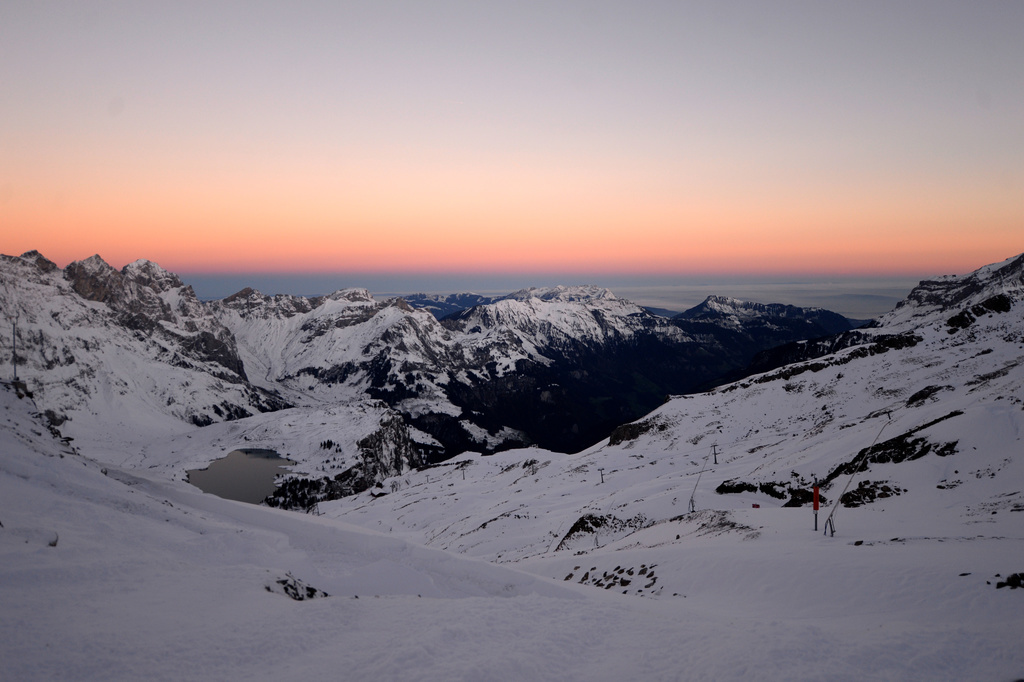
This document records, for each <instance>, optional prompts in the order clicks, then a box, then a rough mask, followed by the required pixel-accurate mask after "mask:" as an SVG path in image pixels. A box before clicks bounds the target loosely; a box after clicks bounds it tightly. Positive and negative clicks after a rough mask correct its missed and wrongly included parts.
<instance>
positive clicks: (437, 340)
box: [0, 251, 851, 461]
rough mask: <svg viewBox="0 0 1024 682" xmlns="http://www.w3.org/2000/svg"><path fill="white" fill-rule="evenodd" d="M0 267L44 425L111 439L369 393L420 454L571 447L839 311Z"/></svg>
mask: <svg viewBox="0 0 1024 682" xmlns="http://www.w3.org/2000/svg"><path fill="white" fill-rule="evenodd" d="M0 276H2V277H3V281H4V288H3V294H2V295H3V299H2V303H3V307H4V310H5V311H11V312H12V313H17V314H19V315H20V317H19V318H18V350H17V357H18V371H19V375H21V376H23V377H24V378H26V379H29V380H31V381H32V382H34V383H36V384H37V387H38V389H37V396H38V400H39V402H40V404H41V405H43V406H44V408H45V410H46V414H47V415H48V417H49V419H50V421H51V423H53V424H54V425H55V426H59V427H61V428H62V429H63V430H64V431H65V432H66V433H68V434H69V435H71V436H72V437H74V438H77V439H80V440H82V441H95V442H96V444H97V445H102V446H103V447H112V448H115V449H122V450H132V449H134V448H135V446H134V445H132V443H133V442H134V441H135V437H134V436H133V434H134V433H136V432H137V431H139V430H144V431H152V430H154V429H155V430H156V431H157V432H163V433H169V434H171V433H177V432H179V431H181V429H182V428H187V427H189V426H193V425H198V426H203V425H209V424H213V423H215V422H221V421H231V420H235V419H239V418H244V417H248V416H251V415H255V414H260V413H265V412H272V411H277V410H281V409H283V408H287V407H307V408H309V407H316V406H326V405H345V404H354V403H357V402H360V401H363V402H365V401H371V402H372V401H379V402H380V403H383V405H385V406H386V409H387V410H390V411H391V412H393V413H394V414H397V415H400V417H401V419H402V420H403V421H404V423H405V424H406V425H407V427H408V428H410V429H411V431H410V434H411V435H410V437H411V438H412V439H413V441H414V442H415V446H410V447H411V448H412V450H411V451H416V452H417V453H418V455H417V456H418V457H419V459H420V460H422V461H441V460H443V459H445V458H447V457H450V456H452V455H454V454H457V453H459V452H462V451H465V450H477V451H484V452H493V451H495V450H501V449H504V448H508V447H513V446H520V445H528V444H536V445H540V446H542V447H546V448H551V449H555V450H560V451H563V452H573V451H577V450H580V449H582V448H584V447H587V446H588V445H590V444H592V443H594V442H596V441H597V440H600V439H601V438H603V437H606V436H607V435H608V433H610V432H611V430H612V429H613V428H615V427H616V426H618V425H619V424H621V423H623V422H627V421H631V420H632V419H635V418H637V417H639V416H642V415H643V414H645V413H646V412H648V411H650V410H651V409H653V408H654V407H656V406H657V405H659V404H660V403H661V402H663V401H664V400H665V398H666V396H668V395H671V394H679V393H686V392H689V391H692V390H695V389H697V388H699V387H706V386H709V385H713V383H714V382H715V381H716V380H721V379H722V378H723V377H727V376H729V374H730V373H735V372H737V371H740V370H741V369H742V368H743V367H745V366H746V364H747V363H749V361H750V360H751V359H752V358H753V357H754V356H755V354H756V353H758V352H759V351H763V350H765V349H768V348H771V347H774V346H777V345H779V344H783V343H787V342H791V341H795V340H801V339H811V338H817V337H821V336H825V335H828V334H834V333H836V332H839V331H843V330H848V329H850V327H851V323H850V321H848V320H846V319H845V318H843V317H841V316H839V315H837V314H835V313H830V312H828V311H824V310H820V309H813V308H811V309H808V308H796V307H793V306H784V305H762V304H753V303H745V302H742V301H738V300H736V299H727V298H720V297H710V298H708V299H707V300H706V301H705V302H704V303H702V304H701V305H700V306H697V307H696V308H693V309H692V310H689V311H686V312H685V313H683V314H681V315H678V316H676V317H674V318H672V319H666V318H664V317H661V316H658V315H654V314H652V313H650V312H648V311H647V310H645V309H644V308H642V307H640V306H638V305H636V304H634V303H631V302H630V301H627V300H623V299H620V298H617V297H616V296H615V295H614V294H612V293H611V292H610V291H609V290H607V289H605V288H602V287H597V286H571V287H569V286H559V287H549V288H531V289H524V290H521V291H517V292H514V293H511V294H509V295H507V296H501V297H482V296H478V295H476V294H456V295H451V296H445V297H440V296H428V295H425V294H417V295H412V296H408V297H405V298H393V299H386V300H382V301H379V300H376V299H374V298H373V297H372V296H371V295H370V294H369V292H368V291H366V290H364V289H345V290H341V291H337V292H334V293H332V294H329V295H325V296H317V297H301V296H289V295H276V296H265V295H263V294H261V293H259V292H258V291H255V290H253V289H244V290H242V291H239V292H238V293H236V294H233V295H231V296H228V297H226V298H224V299H221V300H216V301H207V302H203V301H200V300H199V299H197V297H196V296H195V294H194V292H193V291H192V289H191V287H189V286H187V285H185V284H184V283H183V282H182V280H181V279H180V277H178V276H177V275H175V274H173V273H170V272H168V271H166V270H164V269H163V268H161V267H160V266H158V265H156V264H155V263H152V262H150V261H146V260H139V261H136V262H134V263H131V264H129V265H127V266H125V267H124V268H122V269H121V270H117V269H115V268H113V267H111V266H110V265H108V264H107V263H106V262H104V261H103V260H102V258H100V257H99V256H93V257H91V258H88V259H85V260H82V261H76V262H73V263H71V264H69V265H68V266H67V267H66V268H63V269H61V268H58V267H57V266H56V265H55V264H54V263H53V262H51V261H49V260H48V259H46V258H45V257H44V256H43V255H42V254H40V253H38V252H35V251H32V252H28V253H25V254H23V255H21V256H3V257H2V259H0ZM0 338H2V342H0V343H2V344H3V346H0V347H2V348H5V349H7V350H6V352H8V353H9V352H10V350H9V349H10V337H9V336H4V335H0ZM112 417H113V419H112ZM100 424H102V426H100Z"/></svg>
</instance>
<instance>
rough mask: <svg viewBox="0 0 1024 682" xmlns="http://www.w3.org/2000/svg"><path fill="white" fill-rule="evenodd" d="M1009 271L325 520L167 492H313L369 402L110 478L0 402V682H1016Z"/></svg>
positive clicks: (932, 294)
mask: <svg viewBox="0 0 1024 682" xmlns="http://www.w3.org/2000/svg"><path fill="white" fill-rule="evenodd" d="M1022 263H1024V261H1022V260H1021V259H1020V258H1018V259H1011V260H1010V261H1006V262H1004V263H1001V264H997V265H995V266H990V267H988V268H983V269H982V270H980V271H978V272H976V273H972V274H971V275H968V276H966V277H960V278H946V279H944V280H940V282H941V285H942V292H939V291H938V289H937V287H936V285H935V284H934V283H931V282H926V283H923V284H922V287H921V288H920V289H918V290H915V292H913V293H912V294H911V296H910V297H908V301H907V302H906V303H904V304H903V305H901V306H899V307H898V308H897V309H896V310H894V311H893V312H892V313H890V314H889V315H887V316H884V317H883V318H881V319H880V320H878V321H877V323H876V324H875V325H873V326H871V327H868V328H865V329H860V330H856V331H855V336H853V335H848V333H844V334H843V335H842V336H843V337H844V338H845V340H844V341H843V342H836V341H835V339H833V340H832V341H831V342H830V344H831V350H828V346H829V345H830V344H829V343H824V342H822V343H821V344H815V343H813V342H809V343H808V344H806V345H815V346H816V347H818V348H819V349H826V351H827V352H824V353H822V354H819V355H817V356H816V357H808V359H806V360H802V361H800V362H797V363H793V364H788V365H785V366H781V367H776V368H773V369H771V370H769V371H766V372H764V373H760V374H753V375H750V376H747V377H745V378H743V379H742V380H740V381H737V382H734V383H730V384H727V385H723V386H719V387H717V388H715V389H714V390H711V391H708V392H705V393H699V394H692V395H686V396H674V397H673V398H672V399H671V400H669V401H668V402H666V403H665V404H663V405H661V406H660V407H659V408H658V409H656V410H654V411H653V412H651V413H650V414H648V415H646V416H645V417H643V418H642V419H639V420H636V421H634V422H631V423H629V424H625V425H623V426H622V427H621V428H619V429H617V430H616V431H615V432H614V433H613V434H612V436H611V437H610V438H607V439H604V440H602V441H601V442H599V443H597V444H595V445H594V446H593V447H591V448H588V449H586V450H585V451H583V452H580V453H577V454H573V455H566V454H560V453H557V452H552V451H550V450H543V449H540V448H523V449H518V450H509V451H504V452H498V453H495V454H492V455H487V456H484V455H479V454H474V453H465V454H463V455H460V456H459V457H456V458H454V459H452V460H449V461H447V462H443V463H441V464H439V465H436V466H433V467H430V468H425V469H422V470H417V469H410V468H408V467H403V469H404V470H403V471H402V472H401V473H400V474H399V475H393V476H390V477H389V478H385V479H384V480H383V483H384V486H383V488H380V489H375V490H372V491H366V492H363V493H359V494H356V495H352V496H347V497H343V498H341V499H337V500H334V501H330V502H323V503H321V504H320V505H319V508H320V510H321V511H322V512H323V516H317V517H314V516H310V515H306V514H296V513H291V512H284V511H281V510H277V509H268V508H266V507H260V506H254V505H245V504H242V503H234V502H230V501H227V500H221V499H219V498H216V497H213V496H210V495H203V494H199V493H198V492H197V491H196V490H195V489H193V488H191V487H190V486H188V485H187V484H186V483H184V482H183V481H182V480H181V473H182V472H181V469H182V468H183V467H184V466H186V464H192V463H196V462H202V461H203V458H204V457H208V456H209V454H208V453H209V452H211V451H217V452H221V451H223V450H225V449H232V448H235V447H238V446H239V445H245V444H251V445H253V446H261V445H272V446H273V447H274V448H275V449H278V450H279V451H281V452H283V453H286V454H289V455H290V456H291V457H292V458H293V459H297V460H299V461H300V462H301V464H300V466H301V467H305V469H304V471H305V472H306V473H308V474H313V475H316V472H321V473H325V474H327V475H331V473H332V472H333V470H332V469H331V467H332V466H334V464H335V463H334V462H333V461H332V459H333V458H335V457H349V456H350V453H357V452H358V451H359V448H360V446H359V445H358V443H359V442H360V441H364V440H365V439H366V437H367V436H370V435H372V434H374V433H379V432H380V430H379V427H381V426H382V425H384V424H385V423H386V422H390V423H394V422H393V420H392V418H393V416H394V414H397V413H395V412H394V411H393V410H392V408H391V407H389V406H388V405H386V404H384V403H383V402H376V403H369V402H364V403H362V405H364V406H365V408H366V409H365V411H363V412H359V411H358V410H355V409H354V407H352V406H334V405H329V404H322V405H319V406H306V407H296V408H291V409H287V410H280V411H276V412H268V413H260V414H254V415H253V416H252V417H248V418H244V419H238V420H233V421H225V422H221V423H215V424H211V425H209V426H206V427H203V428H197V427H193V428H192V429H191V430H190V431H188V432H183V433H180V434H177V435H175V436H173V437H167V436H166V435H165V434H163V433H161V432H159V430H158V429H154V430H153V431H152V433H151V436H150V439H149V442H148V444H146V446H145V447H144V448H143V449H141V450H140V451H139V452H138V453H137V454H136V458H135V459H132V460H126V461H125V462H124V466H120V465H115V464H108V463H104V464H100V463H97V462H95V461H93V460H92V459H91V458H90V457H88V456H86V453H84V452H80V451H76V450H75V449H74V448H72V447H71V446H69V445H68V444H67V443H66V442H62V441H61V439H60V438H59V436H60V434H59V433H53V434H51V433H50V432H48V426H50V424H49V422H48V421H47V420H46V417H45V416H44V414H43V412H44V411H45V410H44V408H43V406H42V405H41V404H39V405H37V404H35V403H33V402H32V400H33V398H32V396H31V395H28V392H27V391H28V389H26V387H24V386H21V385H18V386H7V385H5V386H3V387H0V415H2V416H3V419H2V420H0V452H2V454H3V456H2V457H0V500H2V503H0V604H3V611H2V613H3V617H2V618H0V677H3V678H4V679H17V680H22V679H55V678H70V677H74V678H78V679H101V678H102V679H139V678H168V679H183V678H189V679H192V678H209V677H211V676H212V677H218V678H223V679H233V678H239V679H241V678H254V677H255V678H295V677H311V676H319V677H325V676H337V674H338V671H339V670H343V671H344V674H345V675H346V676H351V677H364V676H375V677H383V678H385V679H399V678H401V679H498V680H500V679H507V680H515V679H552V680H555V679H558V680H584V679H657V680H663V679H780V678H785V679H795V680H816V679H823V678H825V679H836V680H860V679H900V680H905V679H920V680H925V679H927V680H961V679H994V680H998V679H1005V680H1010V679H1015V678H1016V677H1019V676H1020V671H1021V670H1024V650H1022V648H1021V647H1020V641H1019V640H1020V635H1019V633H1020V628H1021V626H1022V625H1024V616H1022V614H1024V609H1022V608H1021V606H1022V604H1021V599H1022V598H1024V590H1022V589H1019V588H1020V587H1021V586H1022V582H1024V564H1022V563H1021V557H1024V492H1022V491H1024V456H1022V454H1021V453H1022V452H1024V450H1022V447H1021V440H1022V436H1024V272H1022V267H1021V266H1022ZM18 267H22V266H20V265H19V266H18ZM32 267H35V266H32ZM5 272H6V271H5ZM5 284H6V280H5ZM356 298H358V296H356ZM99 305H106V304H102V303H96V302H90V306H99ZM367 305H369V304H367ZM342 307H347V306H342ZM89 309H90V310H91V309H92V308H91V307H90V308H89ZM382 310H383V308H382ZM58 312H60V313H61V314H63V308H61V309H60V310H59V311H58ZM23 314H24V313H23ZM389 314H392V313H391V312H390V311H388V312H385V315H389ZM282 316H283V315H282ZM296 316H298V315H297V314H296V315H293V317H296ZM283 317H284V316H283ZM448 331H449V333H451V334H453V335H454V334H456V333H458V332H456V331H452V330H448ZM19 334H20V331H19ZM325 335H326V334H325ZM19 338H20V336H19ZM236 338H239V336H238V335H237V334H236ZM238 346H239V357H242V358H244V357H245V355H244V353H245V351H243V350H242V349H241V346H242V343H241V342H240V341H238ZM218 366H219V365H218ZM22 367H26V368H27V367H29V363H27V362H26V363H24V364H22V365H19V368H22ZM247 370H248V371H247V374H248V375H252V374H253V372H252V370H251V369H248V368H247ZM29 383H30V384H33V385H34V384H35V383H36V381H35V379H30V381H29ZM403 425H404V423H403ZM143 426H145V424H143ZM61 427H63V425H61ZM54 428H56V427H54ZM62 430H63V428H62ZM331 434H341V436H340V437H339V439H338V440H332V441H331V445H330V446H329V447H328V448H323V447H322V442H325V441H326V439H328V438H330V436H331ZM407 435H408V437H409V439H410V440H414V438H415V437H419V436H416V434H414V433H413V432H412V431H409V432H408V433H407ZM424 437H425V436H424ZM371 440H372V439H371ZM78 442H79V441H77V440H76V441H73V442H72V443H71V445H76V444H78ZM338 446H340V450H341V452H335V451H336V450H337V449H338ZM390 452H392V453H393V452H394V450H390ZM311 453H312V454H311ZM317 458H319V459H317ZM172 460H173V461H174V462H175V464H173V465H172V464H161V463H162V462H170V461H172ZM320 467H324V468H320ZM382 473H387V472H382ZM815 480H817V481H819V482H820V483H821V489H822V496H823V498H824V500H823V507H822V509H821V511H820V513H819V518H818V526H819V527H818V530H817V531H815V530H814V529H813V524H814V522H815V519H814V515H813V511H812V509H811V506H810V505H811V499H812V493H811V488H812V484H813V482H814V481H815ZM839 500H843V505H841V506H840V505H837V501H839ZM833 513H834V516H833V517H832V521H833V523H832V524H831V528H830V531H834V532H823V531H824V530H825V529H826V519H828V518H829V515H830V514H833ZM485 560H486V561H485ZM499 563H500V564H502V565H495V564H499ZM288 597H291V598H290V599H289V598H288ZM300 600H301V601H300Z"/></svg>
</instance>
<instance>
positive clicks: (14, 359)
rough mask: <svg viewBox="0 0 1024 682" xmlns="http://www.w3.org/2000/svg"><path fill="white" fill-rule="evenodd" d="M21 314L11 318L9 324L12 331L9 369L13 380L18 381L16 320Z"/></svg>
mask: <svg viewBox="0 0 1024 682" xmlns="http://www.w3.org/2000/svg"><path fill="white" fill-rule="evenodd" d="M20 316H21V313H16V314H15V315H13V316H11V324H12V325H13V331H11V369H12V370H13V371H14V380H15V381H17V380H18V318H19V317H20Z"/></svg>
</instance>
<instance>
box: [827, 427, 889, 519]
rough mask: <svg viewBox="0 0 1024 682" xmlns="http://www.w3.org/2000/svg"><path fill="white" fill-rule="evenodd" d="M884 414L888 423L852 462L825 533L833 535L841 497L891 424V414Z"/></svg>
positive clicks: (829, 516)
mask: <svg viewBox="0 0 1024 682" xmlns="http://www.w3.org/2000/svg"><path fill="white" fill-rule="evenodd" d="M885 414H886V416H887V417H888V418H889V419H888V421H886V422H885V423H884V424H882V428H880V429H879V430H878V433H877V434H875V439H874V440H873V441H871V445H869V446H867V447H866V448H864V450H863V451H862V452H861V454H860V455H859V456H858V457H857V458H856V459H855V460H854V461H853V471H852V472H851V473H850V478H849V479H848V480H847V481H846V485H845V486H844V487H843V490H842V492H841V493H839V495H838V496H837V497H836V501H835V502H834V503H833V504H832V511H831V512H829V515H828V518H827V519H825V532H826V533H827V532H828V529H829V528H832V534H833V535H835V528H836V526H835V521H834V520H833V519H834V517H835V515H836V511H837V510H838V509H839V506H840V502H841V501H842V499H843V495H845V494H846V491H847V490H849V488H850V484H851V483H853V479H854V478H856V477H857V473H858V472H859V470H860V464H861V460H862V459H864V458H866V457H867V456H868V453H869V452H870V451H871V448H872V447H873V446H874V445H875V443H877V442H878V439H879V438H880V437H881V435H882V431H885V427H886V426H888V425H889V424H891V423H892V412H891V411H889V410H886V411H885Z"/></svg>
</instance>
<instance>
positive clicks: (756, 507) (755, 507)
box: [750, 504, 761, 509]
mask: <svg viewBox="0 0 1024 682" xmlns="http://www.w3.org/2000/svg"><path fill="white" fill-rule="evenodd" d="M750 506H752V507H753V508H754V509H760V508H761V505H759V504H752V505H750Z"/></svg>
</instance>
